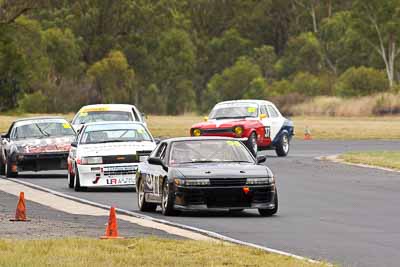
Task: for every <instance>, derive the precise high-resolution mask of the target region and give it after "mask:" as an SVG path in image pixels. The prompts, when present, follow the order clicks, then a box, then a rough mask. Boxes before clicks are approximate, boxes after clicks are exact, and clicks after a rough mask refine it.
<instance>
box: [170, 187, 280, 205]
mask: <svg viewBox="0 0 400 267" xmlns="http://www.w3.org/2000/svg"><path fill="white" fill-rule="evenodd" d="M245 187H247V188H248V189H249V191H248V192H247V193H246V192H245V190H244V189H243V188H245ZM275 195H276V189H275V184H271V185H258V186H230V187H200V186H198V187H192V186H190V187H189V186H188V187H183V186H175V202H174V208H175V209H180V210H205V209H207V210H209V209H214V210H220V209H273V208H275Z"/></svg>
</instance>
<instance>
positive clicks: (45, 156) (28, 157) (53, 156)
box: [15, 151, 69, 171]
mask: <svg viewBox="0 0 400 267" xmlns="http://www.w3.org/2000/svg"><path fill="white" fill-rule="evenodd" d="M68 153H69V152H68V151H66V152H46V153H37V154H19V155H16V156H15V162H16V164H17V169H18V171H46V170H66V169H67V158H68Z"/></svg>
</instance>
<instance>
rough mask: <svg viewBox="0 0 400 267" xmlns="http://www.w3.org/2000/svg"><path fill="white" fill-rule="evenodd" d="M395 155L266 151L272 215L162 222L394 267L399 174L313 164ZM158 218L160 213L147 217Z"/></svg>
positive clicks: (107, 195)
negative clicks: (274, 190)
mask: <svg viewBox="0 0 400 267" xmlns="http://www.w3.org/2000/svg"><path fill="white" fill-rule="evenodd" d="M363 150H400V142H396V141H308V142H305V141H295V142H293V144H292V147H291V152H290V155H289V157H287V158H277V157H275V153H274V152H272V151H271V152H267V155H268V156H269V157H268V159H267V163H266V164H267V165H269V166H270V167H271V168H272V170H273V171H274V173H275V174H276V176H277V183H278V190H279V201H280V203H279V211H278V214H277V216H273V217H270V218H262V217H259V216H258V212H257V211H245V212H241V213H235V214H231V213H228V212H218V213H215V212H213V213H200V214H199V213H184V214H183V215H181V216H179V217H168V218H167V219H168V220H171V221H175V222H179V223H181V224H186V225H190V226H195V227H198V228H202V229H206V230H210V231H214V232H217V233H220V234H223V235H226V236H229V237H232V238H236V239H240V240H243V241H247V242H252V243H255V244H258V245H262V246H267V247H270V248H274V249H279V250H284V251H287V252H290V253H294V254H298V255H302V256H307V257H311V258H314V259H325V260H328V261H330V262H333V263H339V264H340V265H344V266H399V262H400V253H399V251H400V208H399V206H400V193H399V192H400V173H395V172H387V171H381V170H374V169H368V168H360V167H353V166H347V165H341V164H336V163H330V162H322V161H319V160H316V159H315V157H318V156H324V155H332V154H337V153H341V152H345V151H363ZM19 179H21V180H24V181H27V182H31V183H34V184H37V185H40V186H44V187H47V188H51V189H54V190H57V191H59V192H63V193H68V194H70V195H73V196H78V197H80V198H84V199H88V200H91V201H95V202H99V203H102V204H107V205H116V206H117V207H119V208H122V209H127V210H131V211H137V204H136V193H134V192H132V191H128V190H124V191H115V190H111V191H108V192H105V191H104V190H100V191H99V190H97V191H89V192H81V193H77V192H74V191H73V190H71V189H69V188H68V187H67V180H66V176H65V175H60V174H59V175H55V174H49V175H43V174H41V175H37V174H29V173H27V174H22V175H21V177H20V178H19ZM148 215H150V216H153V217H160V218H164V219H165V217H163V216H162V215H161V214H160V211H159V210H158V212H157V213H153V214H151V213H150V214H148Z"/></svg>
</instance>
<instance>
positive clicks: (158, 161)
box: [147, 157, 168, 171]
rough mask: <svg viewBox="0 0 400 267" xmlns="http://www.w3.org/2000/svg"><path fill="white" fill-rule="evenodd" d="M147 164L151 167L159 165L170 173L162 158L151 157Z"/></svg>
mask: <svg viewBox="0 0 400 267" xmlns="http://www.w3.org/2000/svg"><path fill="white" fill-rule="evenodd" d="M147 162H148V163H149V164H151V165H159V166H161V167H163V169H164V170H165V171H168V167H167V166H165V164H164V162H163V161H162V160H161V159H160V158H156V157H150V158H148V159H147Z"/></svg>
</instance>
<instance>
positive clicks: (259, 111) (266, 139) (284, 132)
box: [190, 100, 294, 157]
mask: <svg viewBox="0 0 400 267" xmlns="http://www.w3.org/2000/svg"><path fill="white" fill-rule="evenodd" d="M190 135H191V136H225V137H234V138H242V139H243V141H244V143H245V144H246V146H247V147H248V148H249V149H250V151H251V152H252V153H253V154H256V153H257V151H260V150H267V149H275V151H276V154H277V155H278V156H280V157H284V156H287V154H288V153H289V148H290V140H291V139H292V137H293V135H294V126H293V122H292V121H291V120H288V119H286V118H285V117H283V116H282V114H281V113H280V112H279V110H278V109H277V108H276V106H275V105H274V104H273V103H271V102H269V101H264V100H233V101H225V102H220V103H218V104H217V105H215V106H214V108H213V109H212V110H211V112H210V114H209V116H208V117H206V118H205V122H201V123H197V124H195V125H193V126H192V127H191V129H190Z"/></svg>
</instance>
